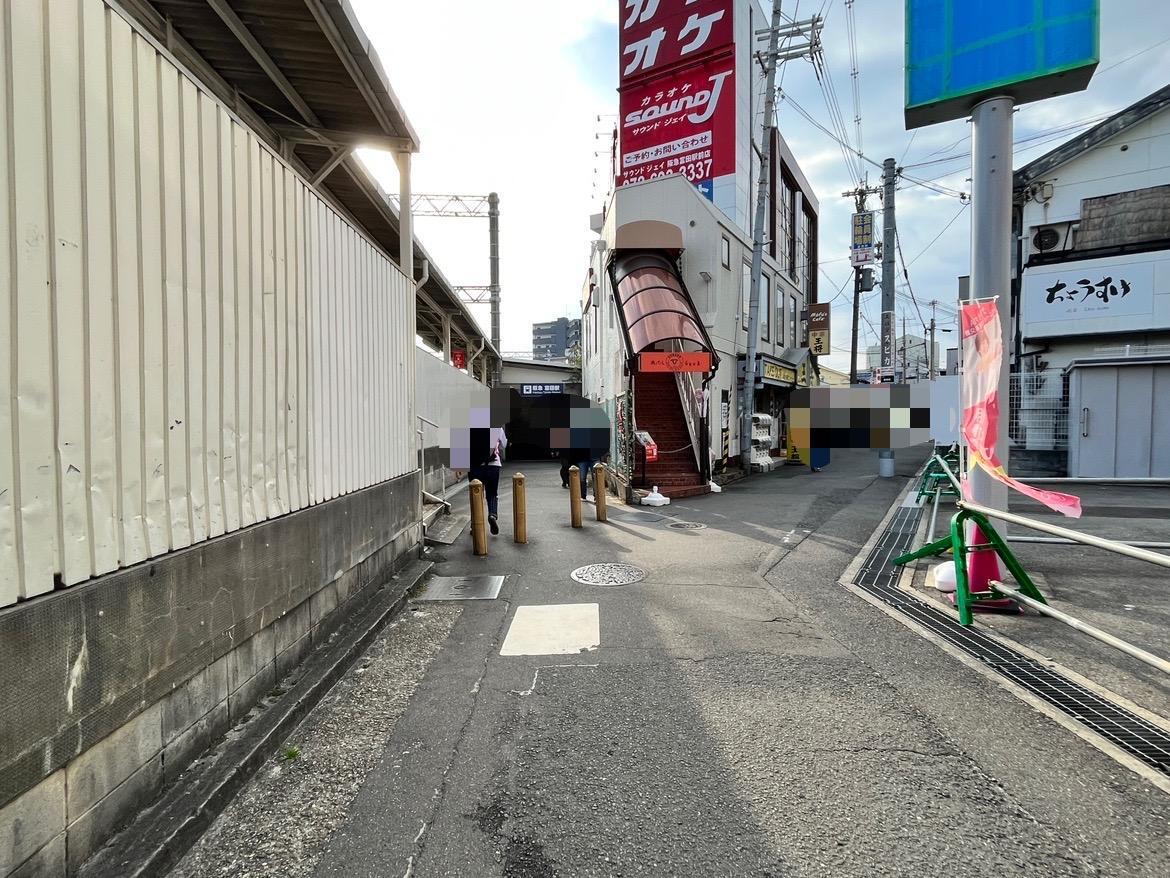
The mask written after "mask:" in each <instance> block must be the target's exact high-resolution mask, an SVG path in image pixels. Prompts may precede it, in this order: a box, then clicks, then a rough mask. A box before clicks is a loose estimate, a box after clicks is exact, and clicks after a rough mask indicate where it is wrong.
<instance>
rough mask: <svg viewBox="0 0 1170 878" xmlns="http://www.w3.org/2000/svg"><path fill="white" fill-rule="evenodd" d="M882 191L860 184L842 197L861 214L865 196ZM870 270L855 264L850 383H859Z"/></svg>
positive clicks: (871, 285)
mask: <svg viewBox="0 0 1170 878" xmlns="http://www.w3.org/2000/svg"><path fill="white" fill-rule="evenodd" d="M867 182H868V181H867ZM881 191H882V190H881V188H880V187H878V186H865V185H861V186H858V187H857V188H856V189H853V190H850V191H849V192H842V193H841V197H842V198H853V199H856V201H855V206H856V211H855V213H857V214H861V213H865V198H866V196H867V195H880V194H881ZM854 243H855V242H854ZM852 248H853V243H851V244H850V251H851V252H850V258H851V259H852V257H853V253H852ZM868 270H869V269H868V267H867V266H865V265H864V264H862V263H856V264H854V266H853V335H852V341H851V343H850V346H849V353H850V359H849V383H850V384H856V383H857V331H858V323H859V321H860V319H861V294H862V293H863V292H867V290H866V289H865V285H864V284H863V283H862V277H863V276H864V274H865V272H866V271H868ZM871 274H872V273H871ZM869 289H873V284H872V283H870V285H869Z"/></svg>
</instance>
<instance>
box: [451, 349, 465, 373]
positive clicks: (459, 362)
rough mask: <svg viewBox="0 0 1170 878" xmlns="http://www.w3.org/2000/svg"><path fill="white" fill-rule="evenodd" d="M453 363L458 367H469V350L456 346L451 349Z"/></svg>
mask: <svg viewBox="0 0 1170 878" xmlns="http://www.w3.org/2000/svg"><path fill="white" fill-rule="evenodd" d="M451 365H452V366H454V367H455V368H456V369H466V368H467V351H464V350H460V349H458V348H456V349H455V350H453V351H451Z"/></svg>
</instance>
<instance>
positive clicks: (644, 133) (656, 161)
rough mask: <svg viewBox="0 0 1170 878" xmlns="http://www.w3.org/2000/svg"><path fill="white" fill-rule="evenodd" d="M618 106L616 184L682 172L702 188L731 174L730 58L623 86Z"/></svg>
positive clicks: (732, 72) (732, 109) (732, 78)
mask: <svg viewBox="0 0 1170 878" xmlns="http://www.w3.org/2000/svg"><path fill="white" fill-rule="evenodd" d="M620 104H621V118H622V134H621V179H620V180H619V181H618V184H619V185H621V186H625V185H627V184H629V183H640V182H642V181H643V180H652V179H654V178H655V177H664V176H666V175H668V174H682V175H683V176H685V177H686V178H687V179H688V180H690V181H691V182H692V183H694V184H696V185H699V186H700V188H703V187H702V186H701V184H703V183H704V182H705V181H708V180H710V179H711V178H713V177H720V176H723V175H725V174H734V173H735V58H734V56H732V55H727V56H724V57H722V58H716V59H712V60H708V61H706V62H704V63H703V64H701V65H699V66H697V67H692V68H688V69H686V70H683V71H679V72H676V73H673V74H669V75H668V76H665V77H662V78H660V79H655V80H650V81H649V82H645V83H641V84H639V85H636V86H633V87H630V88H627V89H624V90H623V91H622V93H621V97H620ZM709 186H710V184H708V186H707V188H708V189H709ZM705 194H706V195H707V196H708V197H710V192H709V191H705Z"/></svg>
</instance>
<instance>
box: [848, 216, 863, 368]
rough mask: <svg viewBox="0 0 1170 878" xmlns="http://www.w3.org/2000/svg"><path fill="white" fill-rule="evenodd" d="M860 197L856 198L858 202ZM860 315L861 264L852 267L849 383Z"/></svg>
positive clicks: (855, 359)
mask: <svg viewBox="0 0 1170 878" xmlns="http://www.w3.org/2000/svg"><path fill="white" fill-rule="evenodd" d="M860 201H861V199H860V198H859V199H858V202H859V203H860ZM860 317H861V266H860V265H858V266H857V267H855V268H854V269H853V340H852V342H851V343H850V345H849V383H850V384H856V383H857V321H858V319H859V318H860Z"/></svg>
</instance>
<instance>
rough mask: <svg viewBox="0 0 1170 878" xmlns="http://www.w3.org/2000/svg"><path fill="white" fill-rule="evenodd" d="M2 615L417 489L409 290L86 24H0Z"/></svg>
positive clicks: (86, 14) (122, 41) (71, 8)
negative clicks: (298, 513)
mask: <svg viewBox="0 0 1170 878" xmlns="http://www.w3.org/2000/svg"><path fill="white" fill-rule="evenodd" d="M5 14H6V16H7V22H8V24H9V34H8V35H7V39H6V40H0V95H6V96H7V98H6V100H5V101H4V102H3V108H2V109H3V112H0V235H2V236H3V240H4V241H5V242H6V245H7V246H5V247H3V248H0V313H3V314H5V315H6V316H10V317H11V319H10V320H8V321H7V325H6V328H5V329H4V330H2V331H0V606H3V605H7V604H10V603H13V602H15V601H16V600H19V599H21V598H27V597H31V596H34V595H37V594H41V593H44V592H47V591H50V590H52V589H53V587H54V579H55V577H58V578H59V579H60V581H61V582H62V583H64V584H66V585H69V584H73V583H76V582H81V581H84V580H85V579H88V578H89V577H91V576H94V575H97V574H101V573H105V572H108V571H110V570H114V569H116V568H118V567H124V566H129V565H131V564H135V563H138V562H141V561H144V560H146V559H148V558H151V557H156V556H158V555H161V554H163V553H165V552H168V551H170V550H172V549H175V548H179V547H182V546H186V545H189V544H191V543H195V542H199V541H200V540H204V539H207V538H208V537H211V536H216V535H219V534H221V533H225V532H230V531H232V530H235V529H237V528H240V527H246V526H248V525H251V524H254V523H256V522H258V521H262V520H264V519H266V518H269V517H272V516H275V515H279V514H282V513H284V512H288V511H292V510H296V509H301V508H303V507H305V506H307V505H310V504H313V503H318V502H322V501H324V500H327V499H330V498H332V497H336V496H339V495H340V494H344V493H349V492H352V491H355V490H360V489H362V488H365V487H368V486H370V485H372V484H376V483H377V482H380V481H383V480H386V479H390V478H394V477H397V476H400V475H403V474H405V473H407V472H409V471H411V470H413V469H415V468H416V466H417V462H416V456H415V448H416V446H415V427H416V425H415V424H414V423H413V421H412V418H413V410H412V409H413V405H414V386H413V384H412V381H413V376H414V301H413V296H414V288H413V285H412V284H411V283H410V282H409V281H408V280H407V278H406V277H405V276H404V275H403V274H402V273H401V271H399V269H398V268H397V266H396V265H394V264H393V263H391V262H390V261H389V260H388V259H387V257H386V255H385V254H384V253H383V252H382V251H381V250H379V249H378V248H377V247H376V246H374V245H373V244H372V243H371V242H370V241H369V240H367V239H366V238H365V237H364V236H363V235H362V234H361V233H359V232H358V230H357V229H355V228H354V227H353V226H351V225H350V224H349V222H348V221H347V220H345V219H344V218H343V217H341V216H340V215H338V214H337V213H336V211H334V210H333V208H332V207H331V206H330V205H329V204H328V203H327V202H326V201H324V200H322V198H321V197H320V196H319V195H318V194H317V193H316V192H314V191H313V190H312V189H311V187H310V186H309V185H308V184H307V183H306V181H305V180H303V179H302V178H300V177H299V176H298V175H297V173H296V172H295V171H294V170H293V169H292V168H291V167H289V166H288V165H286V164H285V163H284V162H283V161H282V160H281V159H280V158H278V157H277V156H276V155H275V154H273V153H272V152H271V151H270V150H269V149H268V148H267V147H266V146H265V145H264V144H263V143H261V142H260V141H259V140H258V139H257V138H256V137H254V136H253V134H252V133H251V132H250V131H249V130H248V129H247V128H246V127H245V126H243V125H241V123H240V122H239V121H238V120H237V119H236V118H235V117H233V116H232V115H231V114H230V113H229V112H228V111H227V109H226V108H224V107H223V106H221V105H220V104H219V103H218V102H217V101H216V100H215V99H214V98H213V97H212V96H211V95H210V94H209V93H207V92H205V91H203V90H202V89H201V88H200V86H199V84H198V83H197V82H195V81H194V80H192V79H191V78H190V77H189V76H188V75H187V74H186V73H185V72H183V71H182V70H180V69H179V68H178V67H177V66H176V65H174V64H173V63H172V61H171V60H170V59H169V58H168V57H166V56H165V55H164V54H163V53H161V52H160V50H159V49H158V47H157V46H156V45H155V44H154V43H153V42H151V41H150V40H149V39H148V38H146V37H144V36H143V35H142V34H139V33H138V32H136V31H135V30H134V29H133V27H132V26H131V25H130V24H129V23H128V22H127V20H126V19H124V18H123V17H122V16H121V14H120V13H118V12H116V11H113V10H111V9H110V8H108V7H106V6H105V5H104V3H103V2H101V0H61V2H60V3H58V2H53V3H23V2H14V0H5Z"/></svg>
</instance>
